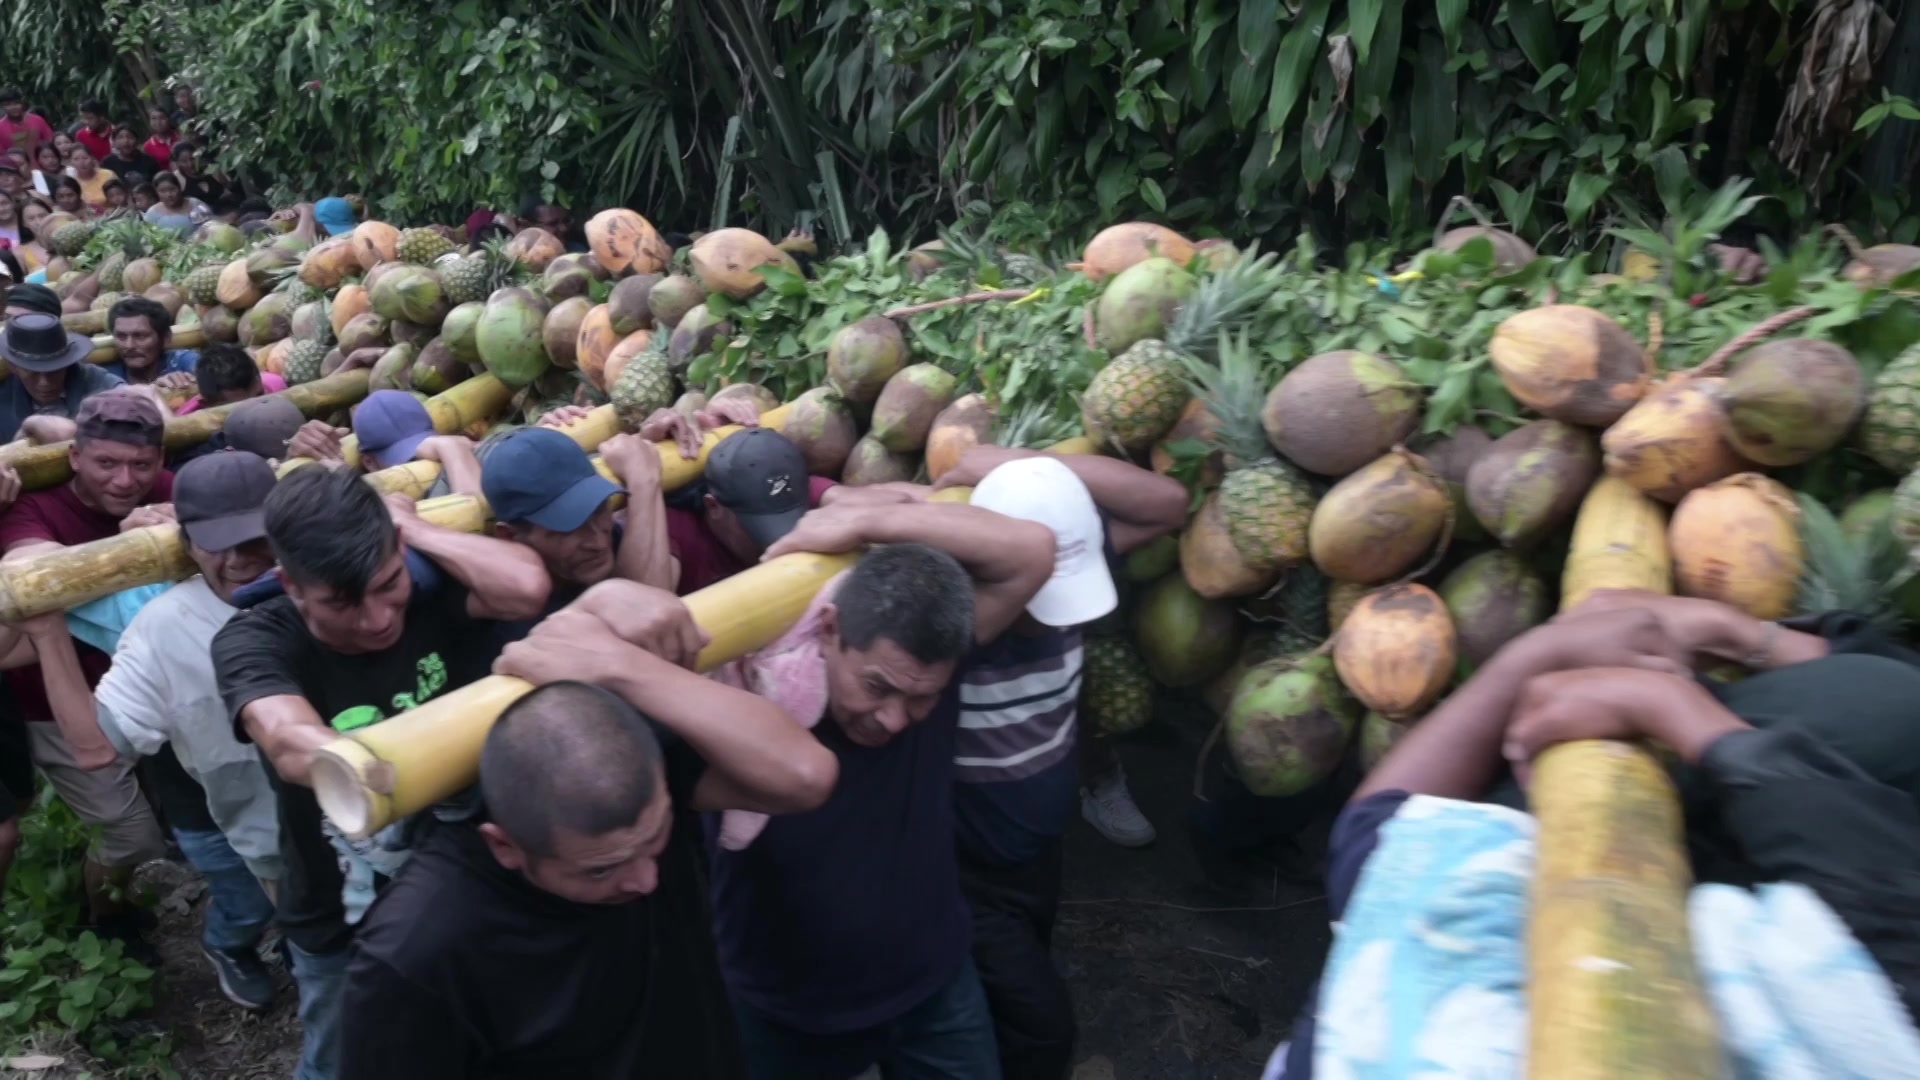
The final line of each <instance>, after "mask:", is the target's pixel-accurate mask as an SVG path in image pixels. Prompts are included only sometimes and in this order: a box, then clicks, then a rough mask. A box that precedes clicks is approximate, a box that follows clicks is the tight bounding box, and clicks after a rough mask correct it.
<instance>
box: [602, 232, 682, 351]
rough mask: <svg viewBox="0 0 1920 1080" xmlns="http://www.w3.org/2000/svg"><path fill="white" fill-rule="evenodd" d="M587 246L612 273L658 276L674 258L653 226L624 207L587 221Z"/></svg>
mask: <svg viewBox="0 0 1920 1080" xmlns="http://www.w3.org/2000/svg"><path fill="white" fill-rule="evenodd" d="M587 246H588V247H590V248H592V249H593V257H594V258H595V259H598V260H599V261H600V265H601V266H604V267H606V268H607V270H608V271H609V272H610V273H613V274H629V273H632V274H657V273H659V272H660V271H662V270H664V269H666V267H667V263H668V262H670V261H672V259H673V249H672V248H670V247H668V246H667V242H666V241H665V240H663V239H661V237H660V233H659V232H658V230H656V229H654V227H653V223H652V222H651V221H648V220H647V219H646V218H643V217H641V216H640V215H639V214H636V213H634V212H633V211H632V210H628V209H625V208H624V207H617V208H615V209H612V210H602V211H600V212H599V213H597V214H595V215H593V217H592V218H591V219H589V220H588V221H587ZM633 329H634V330H639V329H642V328H641V327H638V326H636V327H634V328H633ZM628 332H629V333H631V332H632V331H628Z"/></svg>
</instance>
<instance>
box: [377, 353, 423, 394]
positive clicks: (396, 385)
mask: <svg viewBox="0 0 1920 1080" xmlns="http://www.w3.org/2000/svg"><path fill="white" fill-rule="evenodd" d="M413 358H414V349H413V346H411V345H406V344H401V345H395V346H393V347H392V348H390V349H388V350H387V351H386V352H383V353H381V354H380V359H378V360H376V361H374V363H373V371H372V372H370V373H369V374H368V376H367V389H368V390H411V389H413V380H412V379H411V377H410V376H411V373H412V370H413Z"/></svg>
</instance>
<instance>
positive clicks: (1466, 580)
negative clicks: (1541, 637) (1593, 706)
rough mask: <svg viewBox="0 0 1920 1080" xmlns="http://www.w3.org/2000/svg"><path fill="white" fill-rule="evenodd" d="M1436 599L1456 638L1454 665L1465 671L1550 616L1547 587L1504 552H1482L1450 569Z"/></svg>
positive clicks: (1530, 568) (1551, 598)
mask: <svg viewBox="0 0 1920 1080" xmlns="http://www.w3.org/2000/svg"><path fill="white" fill-rule="evenodd" d="M1440 596H1441V598H1442V599H1444V600H1445V601H1446V604H1447V614H1448V615H1450V616H1451V617H1452V619H1453V626H1454V630H1455V632H1456V633H1457V634H1458V635H1459V644H1460V660H1461V662H1462V663H1463V664H1464V665H1465V667H1466V670H1467V671H1472V670H1473V669H1474V668H1477V667H1479V666H1480V665H1481V664H1484V663H1486V662H1487V661H1488V660H1489V659H1491V658H1492V657H1493V654H1494V653H1496V652H1499V651H1500V648H1501V646H1503V645H1505V644H1506V643H1507V642H1509V641H1512V640H1513V639H1514V638H1517V637H1519V636H1520V635H1521V634H1524V633H1526V632H1527V631H1529V630H1531V629H1533V628H1534V627H1536V626H1539V625H1540V624H1541V623H1543V622H1546V621H1547V619H1548V617H1550V616H1551V615H1552V614H1553V597H1552V595H1551V594H1550V593H1549V591H1548V589H1547V583H1546V582H1545V581H1544V580H1542V579H1541V577H1540V575H1539V574H1536V573H1534V571H1533V568H1532V567H1530V566H1528V565H1527V563H1526V560H1524V559H1522V558H1520V556H1518V555H1515V554H1513V553H1512V552H1510V551H1487V552H1482V553H1481V554H1479V555H1475V556H1474V557H1473V558H1471V559H1468V560H1467V561H1466V562H1463V563H1461V564H1460V565H1459V566H1457V567H1454V570H1453V573H1451V574H1448V575H1447V579H1446V580H1445V581H1443V582H1441V583H1440Z"/></svg>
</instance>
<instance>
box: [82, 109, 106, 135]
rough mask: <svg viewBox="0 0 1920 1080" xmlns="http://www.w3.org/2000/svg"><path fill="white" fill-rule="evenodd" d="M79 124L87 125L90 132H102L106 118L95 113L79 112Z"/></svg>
mask: <svg viewBox="0 0 1920 1080" xmlns="http://www.w3.org/2000/svg"><path fill="white" fill-rule="evenodd" d="M80 122H81V123H83V124H85V125H87V127H88V129H89V130H92V131H101V130H104V129H105V128H106V126H107V118H106V117H105V116H102V115H100V114H99V113H97V112H84V111H83V112H81V114H80Z"/></svg>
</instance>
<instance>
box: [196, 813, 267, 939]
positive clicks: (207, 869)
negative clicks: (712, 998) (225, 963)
mask: <svg viewBox="0 0 1920 1080" xmlns="http://www.w3.org/2000/svg"><path fill="white" fill-rule="evenodd" d="M173 838H174V839H175V840H178V841H179V842H180V850H181V851H182V852H183V853H185V854H186V856H187V861H188V862H190V863H192V864H193V868H194V869H195V870H198V871H200V876H201V877H204V878H206V879H207V924H206V929H205V930H204V932H203V933H202V934H201V936H200V940H201V941H203V942H204V943H205V944H206V946H207V948H209V949H212V950H214V951H216V952H238V951H239V950H241V949H251V948H254V947H255V946H257V945H259V944H260V936H261V935H262V934H265V933H266V932H267V924H268V923H270V922H272V921H273V901H271V900H269V899H267V891H266V890H265V889H262V888H261V887H260V879H259V878H256V877H254V876H253V871H251V870H249V869H247V864H246V861H245V860H243V859H241V858H240V855H239V853H238V852H236V851H234V850H233V846H232V845H231V844H228V843H227V838H226V835H225V834H224V833H222V832H220V831H219V830H218V829H212V830H208V831H206V832H196V831H193V830H189V829H175V830H173Z"/></svg>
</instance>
